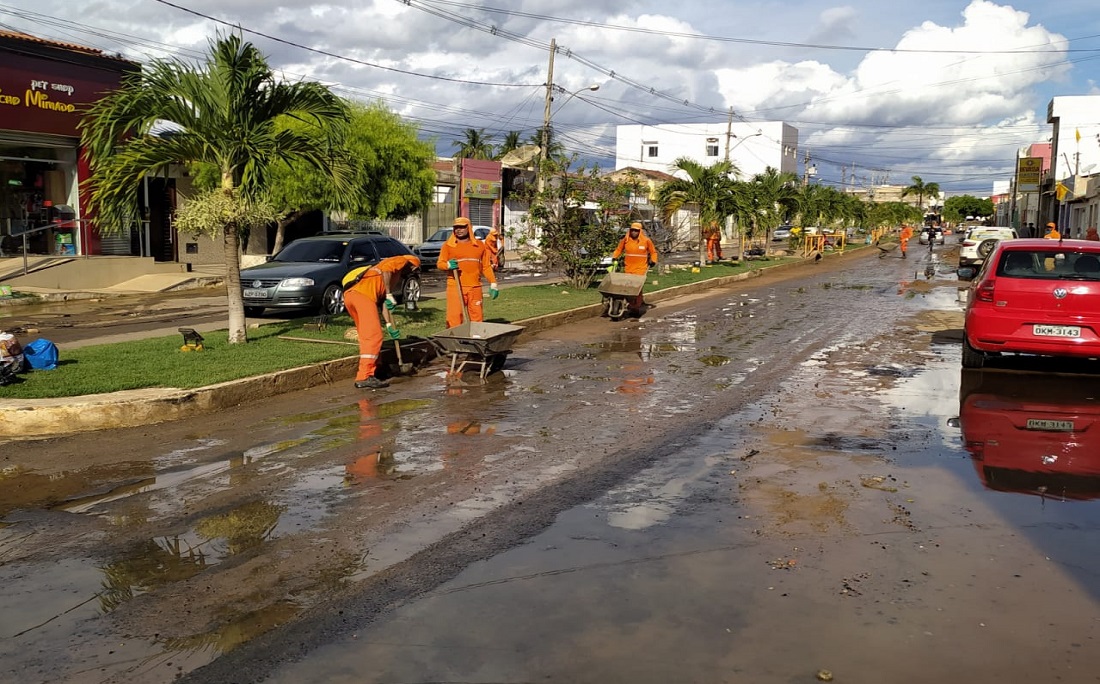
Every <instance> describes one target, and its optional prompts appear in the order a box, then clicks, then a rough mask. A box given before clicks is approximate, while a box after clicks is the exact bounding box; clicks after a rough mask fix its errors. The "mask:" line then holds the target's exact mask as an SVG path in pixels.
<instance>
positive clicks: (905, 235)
mask: <svg viewBox="0 0 1100 684" xmlns="http://www.w3.org/2000/svg"><path fill="white" fill-rule="evenodd" d="M912 239H913V229H912V228H911V227H909V226H907V225H906V226H902V227H901V233H900V234H899V235H898V244H899V245H901V258H902V259H908V258H909V254H908V252H909V241H910V240H912ZM929 239H931V238H929Z"/></svg>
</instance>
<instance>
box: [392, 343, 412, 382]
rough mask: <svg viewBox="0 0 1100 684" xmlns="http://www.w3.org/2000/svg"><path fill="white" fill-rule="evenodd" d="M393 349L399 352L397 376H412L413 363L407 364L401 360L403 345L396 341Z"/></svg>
mask: <svg viewBox="0 0 1100 684" xmlns="http://www.w3.org/2000/svg"><path fill="white" fill-rule="evenodd" d="M393 348H394V349H395V350H396V351H397V374H398V375H411V374H412V371H413V365H412V364H411V363H405V362H404V360H403V359H402V358H401V343H400V342H398V341H397V340H394V341H393Z"/></svg>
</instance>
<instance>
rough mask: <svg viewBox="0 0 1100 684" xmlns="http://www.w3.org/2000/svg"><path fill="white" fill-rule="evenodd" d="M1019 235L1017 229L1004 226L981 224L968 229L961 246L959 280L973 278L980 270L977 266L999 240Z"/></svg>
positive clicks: (1012, 238) (1011, 238) (1010, 238)
mask: <svg viewBox="0 0 1100 684" xmlns="http://www.w3.org/2000/svg"><path fill="white" fill-rule="evenodd" d="M1018 237H1019V235H1018V234H1017V233H1016V230H1015V229H1013V228H1007V227H1004V226H979V227H976V228H971V229H970V230H968V231H966V235H965V236H963V241H962V246H961V247H960V248H959V271H958V276H959V280H970V279H972V278H973V277H974V276H975V275H976V274H977V272H978V269H977V268H976V267H978V266H981V264H982V262H983V261H985V258H986V257H987V256H989V253H990V252H992V251H993V248H994V247H996V246H997V243H998V242H1000V241H1001V240H1015V239H1016V238H1018ZM966 267H974V268H966Z"/></svg>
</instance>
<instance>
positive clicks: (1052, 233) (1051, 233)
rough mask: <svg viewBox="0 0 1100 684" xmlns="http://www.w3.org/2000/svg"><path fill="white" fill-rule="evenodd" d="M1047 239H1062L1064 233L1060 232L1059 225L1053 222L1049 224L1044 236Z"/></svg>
mask: <svg viewBox="0 0 1100 684" xmlns="http://www.w3.org/2000/svg"><path fill="white" fill-rule="evenodd" d="M1043 237H1044V238H1046V239H1047V240H1061V239H1062V234H1061V233H1059V232H1058V226H1056V225H1054V224H1053V223H1048V224H1047V234H1046V235H1044V236H1043Z"/></svg>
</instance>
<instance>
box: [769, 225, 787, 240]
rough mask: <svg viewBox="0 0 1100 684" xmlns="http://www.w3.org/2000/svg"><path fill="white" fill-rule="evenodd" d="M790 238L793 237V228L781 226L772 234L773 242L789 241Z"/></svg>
mask: <svg viewBox="0 0 1100 684" xmlns="http://www.w3.org/2000/svg"><path fill="white" fill-rule="evenodd" d="M789 237H791V227H790V226H779V227H778V228H776V229H775V231H774V232H773V233H772V242H780V241H782V240H786V239H788V238H789Z"/></svg>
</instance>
